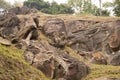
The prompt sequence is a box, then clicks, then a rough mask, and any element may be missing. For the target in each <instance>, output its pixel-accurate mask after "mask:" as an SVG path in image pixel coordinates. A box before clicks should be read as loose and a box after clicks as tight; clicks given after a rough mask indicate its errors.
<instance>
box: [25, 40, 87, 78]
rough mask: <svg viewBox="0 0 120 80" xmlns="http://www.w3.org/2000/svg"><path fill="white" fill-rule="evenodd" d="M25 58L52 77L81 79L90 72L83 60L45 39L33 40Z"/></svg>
mask: <svg viewBox="0 0 120 80" xmlns="http://www.w3.org/2000/svg"><path fill="white" fill-rule="evenodd" d="M25 58H26V60H27V61H29V62H30V64H31V65H33V66H34V67H36V68H37V69H39V70H41V71H42V72H43V73H44V74H45V75H47V76H48V77H51V78H52V79H59V78H64V79H66V80H74V79H75V80H81V79H82V78H83V77H85V76H86V75H87V74H88V73H89V68H88V67H87V66H86V65H85V64H84V63H83V62H80V61H78V60H77V59H75V58H72V57H71V56H69V55H68V54H66V53H65V52H64V51H61V50H58V49H56V48H54V47H52V46H50V45H49V44H48V43H47V42H45V41H31V42H30V45H29V46H27V49H26V51H25Z"/></svg>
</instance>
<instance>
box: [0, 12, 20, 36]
mask: <svg viewBox="0 0 120 80" xmlns="http://www.w3.org/2000/svg"><path fill="white" fill-rule="evenodd" d="M19 23H20V21H19V19H18V17H17V16H16V15H15V14H12V13H5V14H4V15H0V35H1V36H2V37H4V38H9V37H14V36H15V34H16V33H17V31H18V29H19V27H18V25H19Z"/></svg>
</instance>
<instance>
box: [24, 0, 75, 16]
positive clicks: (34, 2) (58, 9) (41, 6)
mask: <svg viewBox="0 0 120 80" xmlns="http://www.w3.org/2000/svg"><path fill="white" fill-rule="evenodd" d="M24 6H27V7H29V8H36V9H38V10H40V11H42V12H44V13H48V14H72V13H74V11H73V9H72V7H70V6H68V5H67V4H60V5H59V4H58V3H56V2H55V1H53V2H52V3H49V2H45V1H43V0H28V1H25V2H24Z"/></svg>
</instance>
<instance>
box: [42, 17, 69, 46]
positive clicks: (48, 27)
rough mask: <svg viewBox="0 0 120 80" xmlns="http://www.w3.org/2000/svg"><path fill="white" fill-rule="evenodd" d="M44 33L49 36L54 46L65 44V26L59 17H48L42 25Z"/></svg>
mask: <svg viewBox="0 0 120 80" xmlns="http://www.w3.org/2000/svg"><path fill="white" fill-rule="evenodd" d="M43 31H44V33H45V34H46V35H47V36H49V37H50V38H51V39H52V40H53V42H54V44H53V45H55V46H63V45H65V38H66V35H67V34H66V27H65V24H64V21H63V20H61V19H50V20H48V21H46V23H45V24H44V26H43Z"/></svg>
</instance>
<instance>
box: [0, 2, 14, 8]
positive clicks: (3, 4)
mask: <svg viewBox="0 0 120 80" xmlns="http://www.w3.org/2000/svg"><path fill="white" fill-rule="evenodd" d="M11 7H12V5H11V4H10V3H8V2H6V1H5V0H0V8H3V9H10V8H11Z"/></svg>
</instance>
